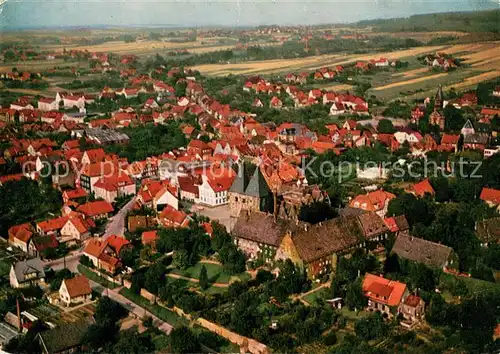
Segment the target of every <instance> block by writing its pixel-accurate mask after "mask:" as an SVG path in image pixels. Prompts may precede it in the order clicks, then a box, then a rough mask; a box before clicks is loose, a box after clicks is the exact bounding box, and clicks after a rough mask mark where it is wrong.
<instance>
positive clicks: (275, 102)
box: [269, 96, 283, 109]
mask: <svg viewBox="0 0 500 354" xmlns="http://www.w3.org/2000/svg"><path fill="white" fill-rule="evenodd" d="M282 107H283V102H282V101H281V100H280V99H279V98H278V97H276V96H273V97H272V98H271V101H270V102H269V108H275V109H280V108H282Z"/></svg>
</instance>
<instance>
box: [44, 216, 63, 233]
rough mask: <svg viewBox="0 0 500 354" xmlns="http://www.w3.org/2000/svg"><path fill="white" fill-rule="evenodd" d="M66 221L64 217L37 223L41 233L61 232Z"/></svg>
mask: <svg viewBox="0 0 500 354" xmlns="http://www.w3.org/2000/svg"><path fill="white" fill-rule="evenodd" d="M67 221H68V218H67V217H65V216H61V217H58V218H54V219H50V220H45V221H42V222H39V223H37V225H38V227H39V228H40V229H41V230H42V231H43V232H46V233H47V232H50V231H57V230H61V229H62V228H63V227H64V225H65V224H66V222H67Z"/></svg>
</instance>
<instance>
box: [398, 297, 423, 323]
mask: <svg viewBox="0 0 500 354" xmlns="http://www.w3.org/2000/svg"><path fill="white" fill-rule="evenodd" d="M398 312H399V313H400V314H401V315H403V318H404V319H405V320H407V321H409V322H410V323H414V322H418V321H420V320H421V319H423V317H424V315H425V302H424V300H422V298H420V297H419V296H417V295H414V294H410V295H408V296H407V297H406V298H405V299H404V300H403V301H402V302H401V304H400V305H399V308H398Z"/></svg>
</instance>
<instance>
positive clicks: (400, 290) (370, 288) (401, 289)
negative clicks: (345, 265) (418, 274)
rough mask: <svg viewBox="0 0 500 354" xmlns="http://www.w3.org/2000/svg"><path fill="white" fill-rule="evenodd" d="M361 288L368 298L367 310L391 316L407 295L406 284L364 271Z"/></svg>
mask: <svg viewBox="0 0 500 354" xmlns="http://www.w3.org/2000/svg"><path fill="white" fill-rule="evenodd" d="M362 289H363V293H364V295H365V297H367V298H368V311H379V312H381V313H384V314H387V315H388V316H389V317H391V318H392V317H393V316H395V315H396V314H397V313H398V309H399V306H400V305H401V303H402V301H403V300H404V299H406V297H407V296H408V295H409V293H408V289H407V287H406V284H404V283H400V282H398V281H395V280H389V279H386V278H383V277H379V276H377V275H373V274H370V273H366V274H365V277H364V279H363V284H362Z"/></svg>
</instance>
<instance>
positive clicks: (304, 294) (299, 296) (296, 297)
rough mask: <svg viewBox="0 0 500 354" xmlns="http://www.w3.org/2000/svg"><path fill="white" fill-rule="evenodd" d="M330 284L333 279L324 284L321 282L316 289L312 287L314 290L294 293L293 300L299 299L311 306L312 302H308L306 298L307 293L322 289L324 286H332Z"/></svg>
mask: <svg viewBox="0 0 500 354" xmlns="http://www.w3.org/2000/svg"><path fill="white" fill-rule="evenodd" d="M330 284H331V281H327V282H326V283H323V284H321V285H320V286H318V287H317V288H314V289H312V290H309V291H308V292H306V293H302V294H299V295H292V299H293V300H299V301H300V302H302V303H303V304H304V305H307V306H309V305H311V304H310V303H308V302H307V301H306V300H305V299H304V297H306V296H307V295H309V294H312V293H314V292H316V291H318V290H321V289H323V288H326V287H329V286H330Z"/></svg>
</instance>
